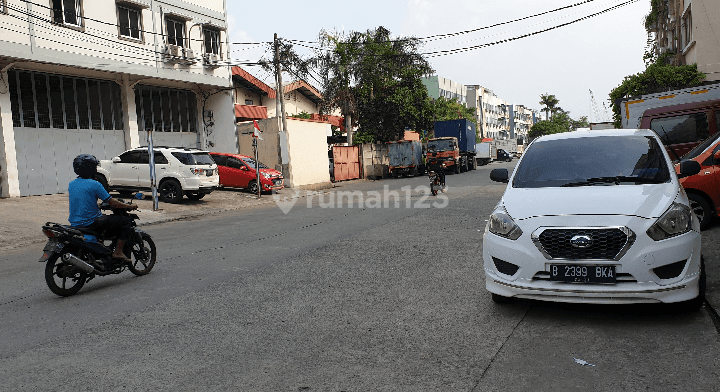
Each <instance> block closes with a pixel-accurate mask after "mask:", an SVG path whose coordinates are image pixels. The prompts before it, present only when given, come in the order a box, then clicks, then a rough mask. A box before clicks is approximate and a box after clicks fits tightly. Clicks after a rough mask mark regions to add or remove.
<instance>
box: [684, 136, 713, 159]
mask: <svg viewBox="0 0 720 392" xmlns="http://www.w3.org/2000/svg"><path fill="white" fill-rule="evenodd" d="M719 138H720V132H715V134H714V135H712V136H710V137H709V138H707V139H705V140H704V141H703V142H702V143H700V144H699V145H698V146H697V147H695V148H693V149H692V150H690V151H689V152H688V153H687V154H685V155H683V156H682V157H681V159H693V158H696V157H697V156H698V155H700V154H702V153H703V152H704V151H705V150H706V149H707V148H708V147H710V146H712V145H713V144H715V142H716V141H717V140H718V139H719Z"/></svg>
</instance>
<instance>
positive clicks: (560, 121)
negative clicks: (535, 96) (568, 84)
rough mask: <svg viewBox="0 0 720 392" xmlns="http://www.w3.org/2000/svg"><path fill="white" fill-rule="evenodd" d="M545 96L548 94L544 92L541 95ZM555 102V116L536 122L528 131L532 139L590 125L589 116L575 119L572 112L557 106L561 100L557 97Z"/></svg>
mask: <svg viewBox="0 0 720 392" xmlns="http://www.w3.org/2000/svg"><path fill="white" fill-rule="evenodd" d="M545 96H547V94H543V95H541V96H540V97H541V99H542V98H543V97H545ZM551 97H553V98H555V96H554V95H551ZM554 103H555V105H554V106H555V107H554V108H553V110H554V114H553V116H552V117H551V118H550V120H542V121H538V122H536V123H535V124H534V125H533V126H532V127H531V128H530V132H528V137H529V138H530V139H535V138H538V137H540V136H543V135H552V134H554V133H563V132H570V131H575V130H577V129H578V128H588V127H589V126H590V124H589V123H588V118H587V116H582V117H580V119H579V120H573V119H572V118H571V117H570V112H566V111H564V110H562V109H561V108H560V107H558V106H557V104H558V103H559V101H558V100H557V99H556V98H555V102H554Z"/></svg>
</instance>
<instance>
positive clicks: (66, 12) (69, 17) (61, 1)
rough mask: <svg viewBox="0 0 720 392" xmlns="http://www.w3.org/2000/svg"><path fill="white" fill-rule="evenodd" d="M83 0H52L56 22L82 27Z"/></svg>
mask: <svg viewBox="0 0 720 392" xmlns="http://www.w3.org/2000/svg"><path fill="white" fill-rule="evenodd" d="M80 1H81V0H52V14H53V20H54V21H55V23H60V24H66V25H71V26H78V27H82V25H83V23H82V14H81V7H80Z"/></svg>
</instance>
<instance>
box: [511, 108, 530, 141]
mask: <svg viewBox="0 0 720 392" xmlns="http://www.w3.org/2000/svg"><path fill="white" fill-rule="evenodd" d="M534 118H535V116H534V114H533V111H532V109H528V108H526V107H525V106H524V105H509V119H510V124H509V131H510V136H509V138H510V139H516V140H518V144H527V142H528V133H529V132H530V128H531V127H532V126H533V124H535V122H534V120H533V119H534Z"/></svg>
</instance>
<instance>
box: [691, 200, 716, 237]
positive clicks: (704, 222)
mask: <svg viewBox="0 0 720 392" xmlns="http://www.w3.org/2000/svg"><path fill="white" fill-rule="evenodd" d="M688 200H689V201H690V209H691V210H692V212H693V213H694V214H695V216H697V218H698V220H699V221H700V230H705V229H707V228H708V227H709V226H710V221H711V220H712V208H710V203H708V202H707V200H705V198H704V197H702V196H700V195H698V194H695V193H688Z"/></svg>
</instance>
